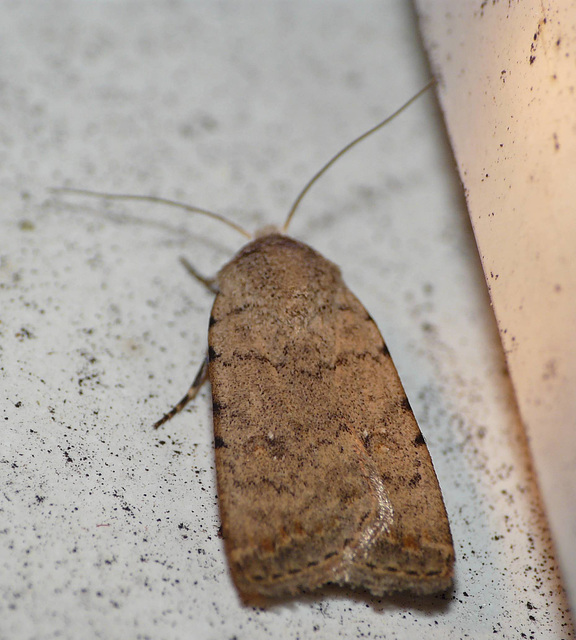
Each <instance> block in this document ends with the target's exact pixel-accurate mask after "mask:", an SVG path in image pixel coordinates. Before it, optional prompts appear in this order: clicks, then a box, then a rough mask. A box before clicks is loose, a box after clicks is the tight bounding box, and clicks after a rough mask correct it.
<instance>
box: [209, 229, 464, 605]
mask: <svg viewBox="0 0 576 640" xmlns="http://www.w3.org/2000/svg"><path fill="white" fill-rule="evenodd" d="M218 285H219V293H218V294H217V296H216V299H215V301H214V305H213V308H212V314H211V317H210V329H209V336H208V343H209V365H208V376H209V379H210V382H211V386H212V400H213V419H214V436H215V448H216V471H217V482H218V498H219V504H220V513H221V518H222V529H223V536H224V541H225V545H226V551H227V555H228V560H229V565H230V570H231V573H232V577H233V579H234V582H235V584H236V586H237V588H238V590H239V592H240V594H241V595H242V597H243V598H244V599H245V600H246V601H250V600H252V599H254V598H256V597H262V596H264V597H284V596H290V595H294V594H297V593H299V592H303V591H309V590H312V589H315V588H318V587H320V586H322V585H324V584H328V583H335V584H340V585H348V586H351V587H354V588H364V589H367V590H368V591H370V592H371V593H373V594H376V595H381V594H383V593H387V592H393V591H412V592H414V593H422V594H425V593H433V592H438V591H443V590H445V589H447V588H448V587H449V586H450V585H451V581H452V566H453V557H454V553H453V548H452V540H451V536H450V529H449V525H448V519H447V516H446V511H445V508H444V503H443V501H442V496H441V493H440V488H439V486H438V482H437V479H436V475H435V472H434V468H433V466H432V462H431V459H430V455H429V453H428V450H427V447H426V445H425V443H424V439H423V437H422V435H421V433H420V430H419V428H418V425H417V423H416V420H415V418H414V415H413V413H412V410H411V409H410V404H409V402H408V400H407V398H406V395H405V393H404V390H403V388H402V385H401V382H400V379H399V377H398V374H397V373H396V369H395V367H394V364H393V362H392V359H391V358H390V355H389V353H388V350H387V348H386V346H385V344H384V341H383V339H382V336H381V335H380V332H379V331H378V328H377V327H376V325H375V323H374V321H373V320H372V318H371V317H370V315H369V314H368V313H367V312H366V310H365V309H364V307H363V306H362V305H361V304H360V302H359V301H358V300H357V299H356V297H355V296H354V295H353V294H352V293H351V292H350V290H349V289H348V288H347V287H346V285H345V284H344V282H343V280H342V277H341V274H340V270H339V269H338V267H337V266H336V265H334V264H333V263H331V262H329V261H328V260H326V259H325V258H323V257H322V256H321V255H320V254H319V253H317V252H316V251H315V250H313V249H312V248H310V247H309V246H307V245H305V244H303V243H301V242H298V241H296V240H293V239H292V238H290V237H288V236H285V235H281V234H280V233H278V232H274V231H273V230H271V231H269V232H267V233H264V234H263V235H259V236H258V237H257V238H256V239H255V240H254V241H252V242H250V243H249V244H248V245H246V246H245V247H244V248H243V249H241V250H240V252H239V253H238V254H237V255H236V256H235V257H234V258H233V259H232V260H231V261H230V262H229V263H228V264H227V265H225V266H224V267H223V268H222V269H221V271H220V272H219V274H218Z"/></svg>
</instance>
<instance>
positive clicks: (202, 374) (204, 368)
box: [154, 357, 208, 429]
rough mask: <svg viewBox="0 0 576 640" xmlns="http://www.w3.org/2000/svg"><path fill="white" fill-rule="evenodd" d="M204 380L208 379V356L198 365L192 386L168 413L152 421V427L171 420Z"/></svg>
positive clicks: (196, 392) (156, 427) (191, 398)
mask: <svg viewBox="0 0 576 640" xmlns="http://www.w3.org/2000/svg"><path fill="white" fill-rule="evenodd" d="M206 380H208V358H207V357H206V358H204V360H203V362H202V365H201V366H200V370H199V371H198V373H197V374H196V377H195V378H194V382H193V383H192V386H191V387H190V389H188V393H187V394H186V395H185V396H184V397H183V398H182V400H180V402H179V403H178V404H177V405H176V406H175V407H173V408H172V409H170V411H168V413H166V414H165V415H164V416H162V417H161V418H160V420H158V421H157V422H155V423H154V429H158V427H161V426H162V425H163V424H164V423H165V422H168V420H171V419H172V418H173V417H174V416H175V415H176V414H177V413H180V411H182V409H184V407H185V406H186V405H187V404H188V403H189V402H190V401H191V400H194V398H195V397H196V395H197V394H198V391H200V388H201V387H202V385H203V384H204V383H205V382H206Z"/></svg>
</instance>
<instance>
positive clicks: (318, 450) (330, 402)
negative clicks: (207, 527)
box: [68, 87, 454, 603]
mask: <svg viewBox="0 0 576 640" xmlns="http://www.w3.org/2000/svg"><path fill="white" fill-rule="evenodd" d="M427 88H428V87H426V88H425V89H427ZM425 89H424V90H425ZM424 90H423V91H424ZM421 93H422V91H421V92H420V93H419V94H417V95H416V96H414V97H413V98H412V99H411V100H410V101H408V102H407V103H406V104H405V105H404V106H403V107H402V108H401V109H399V110H398V111H397V112H396V113H394V114H393V115H392V116H390V117H389V118H387V119H386V120H385V121H384V122H382V123H380V124H379V125H377V126H376V127H374V128H373V129H371V130H370V131H368V132H367V133H365V134H364V135H363V136H360V137H359V138H357V139H356V140H354V141H353V142H352V143H350V144H349V145H347V146H346V147H345V148H344V149H343V150H342V151H341V152H339V153H338V154H337V155H336V156H334V157H333V158H332V159H331V160H330V162H328V163H327V164H326V165H325V166H324V167H323V168H322V169H321V170H320V171H319V172H318V173H317V174H316V175H315V176H314V177H313V178H312V180H310V182H309V183H308V184H307V185H306V187H305V188H304V190H303V191H302V192H301V194H300V196H299V197H298V199H297V200H296V202H295V203H294V206H293V207H292V209H291V211H290V214H289V216H288V219H287V222H286V223H285V225H284V231H285V230H286V228H287V226H288V223H289V221H290V219H291V217H292V215H293V213H294V211H295V210H296V208H297V206H298V205H299V203H300V201H301V199H302V198H303V196H304V195H305V193H306V192H307V191H308V189H309V188H310V187H311V186H312V184H314V183H315V182H316V180H317V179H318V178H319V177H320V175H322V174H323V173H324V172H325V171H326V170H327V169H328V168H329V167H330V166H331V165H332V164H333V162H335V161H336V160H337V159H338V158H339V157H340V156H341V155H342V154H343V153H345V152H346V151H347V150H348V149H349V148H350V147H351V146H353V145H355V144H356V143H358V142H359V141H360V140H362V139H364V138H365V137H366V136H368V135H370V134H371V133H372V132H374V131H375V130H377V129H379V128H380V127H382V126H384V124H386V123H387V122H389V121H390V120H391V119H392V118H393V117H395V116H396V115H398V113H400V112H401V111H402V110H403V109H405V108H406V107H407V106H408V105H409V104H411V102H413V101H414V100H415V99H416V98H417V97H418V96H419V95H420V94H421ZM68 191H71V190H68ZM81 193H86V194H88V195H90V194H91V192H85V191H83V192H81ZM109 197H114V198H118V199H137V200H141V199H148V200H150V199H151V200H156V201H160V202H167V203H169V204H175V205H176V206H182V207H184V208H186V209H191V210H193V211H199V212H201V213H205V214H206V215H210V216H212V217H220V216H218V215H217V214H213V213H211V212H207V211H204V210H199V209H197V208H195V207H189V206H187V205H182V204H180V203H175V202H172V201H166V200H163V199H161V198H148V197H146V196H123V195H116V196H109ZM233 226H235V227H236V228H238V227H237V226H236V225H233ZM189 269H190V270H191V271H192V272H193V274H194V275H196V277H198V278H199V279H201V280H202V281H203V282H204V283H205V284H207V285H208V286H210V287H211V288H213V285H214V282H216V284H217V295H216V299H215V301H214V305H213V308H212V313H211V316H210V328H209V332H208V345H209V347H208V359H207V361H206V362H205V363H204V364H203V365H202V367H201V369H200V372H199V373H198V375H197V376H196V379H195V380H194V383H193V384H192V387H191V388H190V390H189V392H188V393H187V394H186V396H185V397H184V398H183V399H182V401H181V402H180V403H179V404H178V405H177V406H176V407H174V409H173V410H172V411H170V412H169V413H168V414H166V415H165V416H164V417H163V418H162V419H161V420H159V421H158V422H157V423H156V425H155V426H156V427H158V426H160V425H161V424H163V423H164V422H166V421H167V420H168V419H170V418H171V417H172V416H173V415H175V414H176V413H177V412H178V411H180V410H182V409H183V408H184V406H185V405H186V404H187V403H188V402H189V401H190V400H191V399H192V398H194V397H195V396H196V394H197V392H198V390H199V389H200V387H201V386H202V384H203V383H204V381H205V380H206V379H209V380H210V384H211V387H212V401H213V420H214V445H215V456H216V472H217V484H218V499H219V505H220V516H221V520H222V532H223V538H224V542H225V547H226V553H227V557H228V563H229V567H230V572H231V574H232V578H233V580H234V583H235V585H236V587H237V589H238V591H239V593H240V596H241V597H242V599H243V600H244V601H245V602H247V603H250V602H255V601H258V600H261V599H262V598H280V597H287V596H294V595H297V594H299V593H302V592H307V591H311V590H313V589H316V588H319V587H321V586H323V585H327V584H338V585H342V586H348V587H352V588H355V589H365V590H367V591H369V592H370V593H372V594H374V595H382V594H385V593H391V592H397V591H407V592H411V593H413V594H431V593H437V592H441V591H445V590H446V589H448V588H450V586H451V585H452V578H453V564H454V549H453V546H452V538H451V534H450V527H449V524H448V518H447V515H446V509H445V507H444V503H443V500H442V494H441V492H440V487H439V485H438V480H437V478H436V474H435V472H434V467H433V466H432V461H431V459H430V454H429V453H428V449H427V447H426V444H425V441H424V438H423V436H422V434H421V433H420V429H419V428H418V425H417V423H416V420H415V418H414V414H413V413H412V410H411V408H410V403H409V402H408V399H407V397H406V394H405V392H404V389H403V388H402V384H401V382H400V378H399V377H398V374H397V372H396V369H395V367H394V363H393V362H392V359H391V357H390V354H389V352H388V349H387V348H386V345H385V343H384V340H383V339H382V336H381V335H380V332H379V331H378V328H377V326H376V324H375V323H374V321H373V320H372V318H371V317H370V315H369V314H368V313H367V312H366V310H365V309H364V307H363V306H362V305H361V304H360V302H359V301H358V300H357V298H356V297H355V296H354V295H353V294H352V293H351V292H350V290H349V289H348V288H347V287H346V285H345V284H344V281H343V280H342V277H341V274H340V270H339V269H338V267H337V266H336V265H334V264H333V263H331V262H329V261H328V260H326V259H325V258H324V257H322V256H321V255H320V254H319V253H317V252H316V251H315V250H314V249H312V248H310V247H309V246H307V245H305V244H303V243H302V242H299V241H297V240H294V239H292V238H290V237H288V236H287V235H285V234H284V233H282V232H280V231H278V230H275V229H271V228H268V229H264V230H263V231H262V232H260V233H259V234H257V236H256V238H255V239H254V240H252V241H251V242H250V243H249V244H247V245H246V246H245V247H244V248H243V249H241V250H240V252H239V253H238V254H237V255H236V256H235V257H234V258H233V259H232V260H231V261H230V262H229V263H228V264H226V265H225V266H224V267H223V268H222V269H221V270H220V272H219V273H218V276H217V278H216V279H215V281H212V280H210V281H208V280H206V279H204V278H201V277H200V276H198V274H196V272H195V271H194V270H193V269H192V267H190V266H189Z"/></svg>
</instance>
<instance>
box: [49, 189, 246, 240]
mask: <svg viewBox="0 0 576 640" xmlns="http://www.w3.org/2000/svg"><path fill="white" fill-rule="evenodd" d="M49 191H51V192H52V193H75V194H77V195H80V196H90V197H92V198H106V199H108V200H140V201H143V202H157V203H159V204H165V205H168V206H170V207H177V208H178V209H184V211H189V212H192V213H200V214H202V215H203V216H207V217H208V218H213V219H214V220H219V221H220V222H223V223H224V224H227V225H228V226H229V227H231V228H232V229H234V230H236V231H237V232H238V233H241V234H242V235H243V236H245V237H246V238H248V239H250V240H251V239H252V234H251V233H249V232H248V231H246V229H244V228H242V227H241V226H240V225H239V224H236V223H235V222H232V220H228V218H225V217H224V216H223V215H220V214H219V213H214V212H213V211H208V210H207V209H200V208H199V207H192V206H191V205H189V204H185V203H184V202H178V201H177V200H169V199H168V198H159V197H157V196H137V195H132V194H126V193H103V192H100V191H88V189H72V188H70V187H54V188H52V189H49Z"/></svg>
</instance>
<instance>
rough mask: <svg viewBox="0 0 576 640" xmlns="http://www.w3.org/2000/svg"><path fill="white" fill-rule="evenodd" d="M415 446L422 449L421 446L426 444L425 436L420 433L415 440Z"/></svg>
mask: <svg viewBox="0 0 576 640" xmlns="http://www.w3.org/2000/svg"><path fill="white" fill-rule="evenodd" d="M414 444H415V445H416V446H417V447H420V446H422V445H423V444H426V440H424V436H423V435H422V434H421V433H419V434H418V435H417V436H416V437H415V438H414Z"/></svg>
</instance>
